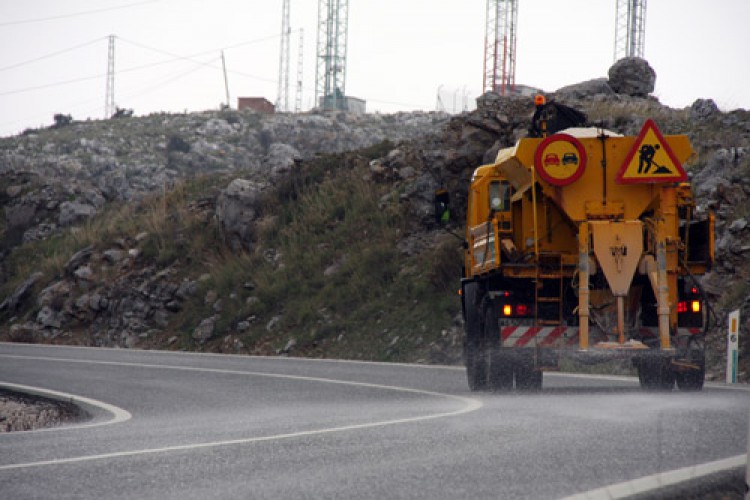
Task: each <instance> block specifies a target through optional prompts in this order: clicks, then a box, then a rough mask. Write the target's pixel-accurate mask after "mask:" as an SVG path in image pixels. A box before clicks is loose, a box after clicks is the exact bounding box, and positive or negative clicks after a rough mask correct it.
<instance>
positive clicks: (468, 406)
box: [0, 354, 484, 471]
mask: <svg viewBox="0 0 750 500" xmlns="http://www.w3.org/2000/svg"><path fill="white" fill-rule="evenodd" d="M0 358H10V359H26V360H35V361H53V362H62V363H78V364H94V365H106V366H123V367H131V368H132V367H135V368H150V369H160V370H177V371H191V372H203V373H218V374H225V375H241V376H252V377H269V378H278V379H286V380H299V381H305V382H320V383H326V384H340V385H349V386H356V387H366V388H372V389H383V390H388V391H398V392H405V393H411V394H419V395H425V396H433V397H440V398H446V399H452V400H455V401H459V402H461V403H463V405H464V406H463V407H462V408H460V409H458V410H454V411H449V412H443V413H433V414H428V415H422V416H418V417H408V418H400V419H393V420H383V421H378V422H369V423H364V424H353V425H345V426H338V427H329V428H324V429H316V430H310V431H301V432H292V433H287V434H275V435H271V436H260V437H251V438H243V439H232V440H226V441H213V442H208V443H196V444H187V445H178V446H167V447H163V448H150V449H143V450H131V451H122V452H114V453H104V454H99V455H88V456H82V457H70V458H60V459H53V460H43V461H39V462H28V463H21V464H10V465H3V466H0V471H4V470H13V469H26V468H31V467H42V466H49V465H62V464H70V463H80V462H89V461H93V460H105V459H113V458H119V457H132V456H142V455H152V454H156V453H169V452H176V451H188V450H199V449H205V448H215V447H222V446H231V445H240V444H250V443H257V442H263V441H274V440H282V439H292V438H299V437H306V436H318V435H323V434H331V433H335V432H345V431H353V430H362V429H372V428H376V427H385V426H389V425H398V424H408V423H414V422H424V421H427V420H435V419H439V418H446V417H454V416H458V415H463V414H465V413H470V412H473V411H476V410H478V409H480V408H482V406H484V403H482V401H480V400H478V399H475V398H468V397H464V396H456V395H453V394H444V393H439V392H433V391H424V390H420V389H412V388H408V387H398V386H391V385H382V384H372V383H368V382H352V381H345V380H335V379H326V378H319V377H306V376H302V375H286V374H276V373H265V372H249V371H241V370H223V369H217V368H195V367H188V366H172V365H153V364H147V363H127V362H119V361H93V360H92V361H88V360H78V359H65V358H52V357H32V356H20V355H10V354H0ZM57 430H63V429H62V428H60V429H57Z"/></svg>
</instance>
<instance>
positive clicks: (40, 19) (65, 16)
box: [0, 0, 159, 27]
mask: <svg viewBox="0 0 750 500" xmlns="http://www.w3.org/2000/svg"><path fill="white" fill-rule="evenodd" d="M158 1H159V0H147V1H145V2H138V3H129V4H126V5H116V6H114V7H105V8H102V9H94V10H85V11H81V12H73V13H71V14H61V15H59V16H49V17H37V18H34V19H22V20H20V21H7V22H4V23H0V27H2V26H15V25H18V24H31V23H40V22H44V21H55V20H57V19H68V18H71V17H78V16H87V15H90V14H98V13H100V12H107V11H111V10H119V9H127V8H130V7H137V6H139V5H144V4H148V3H155V2H158Z"/></svg>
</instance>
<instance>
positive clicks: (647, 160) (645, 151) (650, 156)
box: [638, 144, 672, 174]
mask: <svg viewBox="0 0 750 500" xmlns="http://www.w3.org/2000/svg"><path fill="white" fill-rule="evenodd" d="M660 147H661V146H660V145H659V144H654V145H653V146H652V145H651V144H644V145H643V146H641V149H640V150H639V151H638V152H639V155H638V173H639V174H647V173H648V171H649V170H651V165H655V166H656V168H655V169H654V171H653V172H652V173H654V174H670V173H672V171H671V170H669V169H668V168H667V167H665V166H662V165H659V164H658V163H656V162H655V161H654V155H656V152H657V151H658V150H659V148H660ZM644 166H645V168H644Z"/></svg>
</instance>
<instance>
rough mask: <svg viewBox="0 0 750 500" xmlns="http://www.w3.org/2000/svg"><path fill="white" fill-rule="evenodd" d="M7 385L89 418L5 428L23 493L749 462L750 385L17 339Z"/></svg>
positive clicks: (417, 489) (510, 491)
mask: <svg viewBox="0 0 750 500" xmlns="http://www.w3.org/2000/svg"><path fill="white" fill-rule="evenodd" d="M3 382H5V383H13V384H23V385H26V386H34V387H39V388H44V389H47V390H53V391H60V392H63V393H66V394H70V395H74V396H75V398H76V400H78V401H83V402H84V403H85V404H86V408H87V409H88V410H89V411H90V412H91V413H92V415H93V419H92V420H91V421H89V422H87V423H86V424H85V425H74V426H69V427H67V428H57V429H53V430H46V431H33V432H23V433H10V434H1V435H0V497H1V498H13V499H25V498H34V499H38V498H55V499H60V498H76V499H87V498H91V499H101V498H134V499H135V498H137V499H147V498H175V499H177V498H179V499H191V498H195V499H204V498H261V499H264V498H268V499H283V498H290V499H291V498H294V499H299V498H346V499H351V498H378V499H382V498H429V499H441V498H513V499H515V498H534V499H540V498H561V497H565V496H568V495H575V494H580V493H583V492H591V490H598V491H594V492H593V493H590V494H589V497H591V498H607V497H609V496H616V495H614V494H613V493H612V492H615V491H619V492H620V493H622V492H623V491H628V488H632V487H633V485H634V484H641V485H642V484H646V483H649V481H651V482H653V475H654V474H656V473H660V472H661V473H667V472H669V471H675V470H678V469H684V468H685V467H688V466H696V465H699V467H698V468H697V469H691V470H694V471H696V472H697V471H700V470H703V469H705V467H709V466H701V465H700V464H706V463H714V462H717V461H722V460H723V462H719V465H721V466H727V464H728V465H731V466H734V467H737V466H738V464H742V463H743V461H744V458H745V457H743V456H742V455H744V454H745V453H746V452H747V438H748V436H747V434H748V415H750V392H748V391H747V390H744V389H742V390H731V389H727V388H723V387H721V386H719V385H716V386H714V385H708V386H707V387H706V389H705V390H704V391H703V392H700V393H693V394H687V393H678V392H674V393H670V394H664V393H646V392H642V391H641V390H640V388H639V387H638V383H637V381H636V380H633V379H629V378H619V377H600V378H590V377H580V376H570V375H562V374H546V375H545V382H544V383H545V389H544V390H543V391H542V392H541V393H537V394H491V393H471V392H469V391H468V389H467V386H466V380H465V375H464V372H463V370H462V369H459V368H453V367H426V366H415V365H388V364H375V363H356V362H339V361H320V360H302V359H287V358H252V357H240V356H216V355H199V354H184V353H167V352H153V351H133V350H107V349H83V348H63V347H52V346H24V345H16V344H0V385H2V383H3ZM96 401H99V402H101V403H104V404H106V405H110V406H105V407H101V406H102V405H101V404H99V403H97V404H99V406H96V405H95V402H96ZM714 465H715V464H714ZM683 472H684V471H683ZM668 476H669V474H666V475H663V476H660V477H668ZM644 477H648V478H647V479H646V480H643V479H641V481H640V482H638V480H639V478H644ZM633 481H635V482H633ZM623 483H625V484H623ZM612 485H617V486H612ZM607 487H609V490H603V489H602V488H607Z"/></svg>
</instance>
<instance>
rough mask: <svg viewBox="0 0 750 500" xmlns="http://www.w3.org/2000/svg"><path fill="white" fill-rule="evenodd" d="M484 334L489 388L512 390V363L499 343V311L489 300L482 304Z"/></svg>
mask: <svg viewBox="0 0 750 500" xmlns="http://www.w3.org/2000/svg"><path fill="white" fill-rule="evenodd" d="M484 336H485V339H486V341H487V348H488V350H489V353H490V368H489V388H490V390H493V391H511V390H513V363H512V360H511V359H510V357H509V356H508V353H507V352H505V351H504V350H503V349H502V347H501V345H500V322H499V311H498V309H497V306H496V304H495V303H494V302H493V301H491V300H488V301H486V303H485V305H484Z"/></svg>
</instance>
